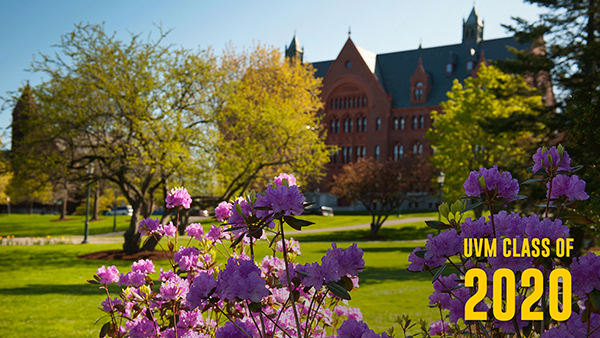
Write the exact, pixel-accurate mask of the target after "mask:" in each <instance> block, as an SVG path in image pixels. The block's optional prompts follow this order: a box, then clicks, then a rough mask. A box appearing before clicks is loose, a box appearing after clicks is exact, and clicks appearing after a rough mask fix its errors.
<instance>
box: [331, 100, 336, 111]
mask: <svg viewBox="0 0 600 338" xmlns="http://www.w3.org/2000/svg"><path fill="white" fill-rule="evenodd" d="M333 107H335V101H334V100H333V99H331V109H334V108H333Z"/></svg>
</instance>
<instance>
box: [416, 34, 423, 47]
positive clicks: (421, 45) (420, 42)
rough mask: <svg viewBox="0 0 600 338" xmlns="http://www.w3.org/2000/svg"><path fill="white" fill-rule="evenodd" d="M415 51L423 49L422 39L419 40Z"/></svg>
mask: <svg viewBox="0 0 600 338" xmlns="http://www.w3.org/2000/svg"><path fill="white" fill-rule="evenodd" d="M417 49H423V37H420V38H419V48H417Z"/></svg>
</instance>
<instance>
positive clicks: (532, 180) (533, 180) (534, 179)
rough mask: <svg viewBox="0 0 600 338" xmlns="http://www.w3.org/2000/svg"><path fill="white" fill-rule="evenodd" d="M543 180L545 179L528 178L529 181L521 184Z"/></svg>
mask: <svg viewBox="0 0 600 338" xmlns="http://www.w3.org/2000/svg"><path fill="white" fill-rule="evenodd" d="M543 180H544V179H543V178H531V179H528V180H527V181H523V182H521V185H525V184H530V183H535V182H539V181H543Z"/></svg>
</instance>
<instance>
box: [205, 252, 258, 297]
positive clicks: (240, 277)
mask: <svg viewBox="0 0 600 338" xmlns="http://www.w3.org/2000/svg"><path fill="white" fill-rule="evenodd" d="M260 273H261V272H260V269H259V268H258V267H257V266H256V265H255V264H254V262H253V261H251V260H245V259H241V258H240V259H235V258H233V257H229V259H228V260H227V266H226V267H225V269H224V270H221V271H220V272H219V278H218V282H217V289H218V292H219V293H220V294H221V295H222V296H223V298H225V299H227V300H230V301H233V300H236V299H239V300H250V301H252V302H255V303H258V302H260V300H261V299H262V298H263V297H266V296H268V295H269V291H268V290H267V288H266V286H265V280H264V279H262V278H261V276H260Z"/></svg>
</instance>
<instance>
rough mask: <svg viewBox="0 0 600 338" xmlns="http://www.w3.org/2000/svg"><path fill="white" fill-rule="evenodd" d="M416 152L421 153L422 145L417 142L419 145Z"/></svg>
mask: <svg viewBox="0 0 600 338" xmlns="http://www.w3.org/2000/svg"><path fill="white" fill-rule="evenodd" d="M417 154H419V155H423V145H422V144H419V147H418V148H417Z"/></svg>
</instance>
